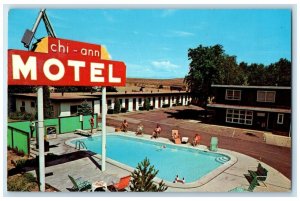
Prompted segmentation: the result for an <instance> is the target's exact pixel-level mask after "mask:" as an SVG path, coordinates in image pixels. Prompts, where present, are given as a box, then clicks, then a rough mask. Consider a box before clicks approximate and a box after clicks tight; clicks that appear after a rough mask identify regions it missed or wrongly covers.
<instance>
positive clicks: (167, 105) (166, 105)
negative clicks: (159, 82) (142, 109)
mask: <svg viewBox="0 0 300 201" xmlns="http://www.w3.org/2000/svg"><path fill="white" fill-rule="evenodd" d="M162 107H163V108H167V107H170V104H163V105H162Z"/></svg>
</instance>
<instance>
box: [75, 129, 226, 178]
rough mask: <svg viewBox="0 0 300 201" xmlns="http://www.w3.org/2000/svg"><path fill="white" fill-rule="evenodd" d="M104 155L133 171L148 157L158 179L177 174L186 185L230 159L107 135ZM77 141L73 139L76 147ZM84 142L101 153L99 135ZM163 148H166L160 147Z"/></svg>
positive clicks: (100, 137)
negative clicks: (156, 172)
mask: <svg viewBox="0 0 300 201" xmlns="http://www.w3.org/2000/svg"><path fill="white" fill-rule="evenodd" d="M106 139H107V144H106V155H107V157H108V158H110V159H113V160H115V161H118V162H120V163H123V164H126V165H128V166H131V167H132V168H136V167H137V164H138V163H140V162H141V161H143V160H144V159H145V157H147V158H148V159H149V160H150V164H151V165H154V167H155V169H156V170H159V172H158V174H157V177H159V178H161V179H163V180H164V181H169V182H173V180H174V178H175V176H176V175H179V178H180V179H182V177H184V178H185V181H186V183H189V182H194V181H196V180H199V179H200V178H201V177H203V176H204V175H206V174H208V173H209V172H211V171H212V170H214V169H216V168H218V167H219V166H221V165H222V164H224V163H226V162H227V161H229V160H230V158H229V157H228V156H226V155H223V154H218V153H210V152H204V151H200V150H197V149H190V148H185V147H178V146H174V145H169V144H164V143H160V142H157V141H155V140H153V141H149V140H143V139H136V138H131V137H126V136H120V135H110V134H108V135H107V137H106ZM76 141H78V140H72V141H71V143H72V144H75V143H76ZM80 141H83V142H84V143H85V144H86V146H87V149H88V150H90V151H92V152H95V153H98V154H101V150H102V142H101V141H102V136H95V137H90V138H85V139H80ZM162 145H165V146H166V148H162Z"/></svg>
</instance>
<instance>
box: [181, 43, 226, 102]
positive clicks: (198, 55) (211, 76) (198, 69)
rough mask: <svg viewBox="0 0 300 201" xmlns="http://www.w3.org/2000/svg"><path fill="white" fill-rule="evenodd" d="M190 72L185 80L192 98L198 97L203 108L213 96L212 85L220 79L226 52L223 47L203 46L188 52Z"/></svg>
mask: <svg viewBox="0 0 300 201" xmlns="http://www.w3.org/2000/svg"><path fill="white" fill-rule="evenodd" d="M188 59H189V60H191V62H190V71H189V73H188V75H187V76H186V77H185V78H184V81H185V82H186V83H187V85H188V88H189V89H190V91H191V94H192V96H194V97H197V98H198V99H199V101H200V103H202V104H203V106H206V103H207V99H208V97H209V96H210V95H211V93H212V91H211V84H213V83H216V82H217V81H218V79H219V69H218V68H219V66H221V64H222V62H223V61H224V50H223V47H222V46H221V45H215V46H210V47H204V46H202V45H200V46H198V47H197V48H195V49H189V50H188Z"/></svg>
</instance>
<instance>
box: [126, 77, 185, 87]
mask: <svg viewBox="0 0 300 201" xmlns="http://www.w3.org/2000/svg"><path fill="white" fill-rule="evenodd" d="M183 80H184V78H174V79H147V78H145V79H144V78H127V79H126V86H144V87H158V86H159V85H163V87H169V86H171V85H179V86H186V84H185V83H183Z"/></svg>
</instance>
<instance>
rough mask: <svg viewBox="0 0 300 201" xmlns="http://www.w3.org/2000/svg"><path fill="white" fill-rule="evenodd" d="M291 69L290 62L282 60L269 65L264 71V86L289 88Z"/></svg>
mask: <svg viewBox="0 0 300 201" xmlns="http://www.w3.org/2000/svg"><path fill="white" fill-rule="evenodd" d="M291 68H292V66H291V62H290V61H288V60H286V59H282V58H281V59H280V60H279V61H278V62H276V63H273V64H270V65H269V66H268V67H267V69H266V71H267V72H268V73H266V85H270V86H272V85H273V86H291Z"/></svg>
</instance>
